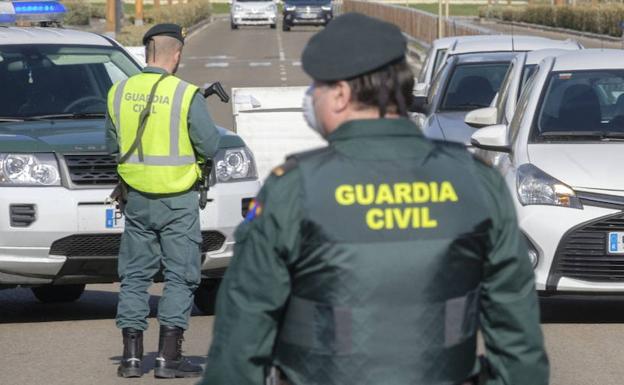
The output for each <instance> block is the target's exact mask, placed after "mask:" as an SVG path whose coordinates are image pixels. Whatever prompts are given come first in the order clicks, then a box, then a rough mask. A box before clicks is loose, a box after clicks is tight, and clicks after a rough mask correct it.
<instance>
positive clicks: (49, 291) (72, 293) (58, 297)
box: [30, 285, 85, 303]
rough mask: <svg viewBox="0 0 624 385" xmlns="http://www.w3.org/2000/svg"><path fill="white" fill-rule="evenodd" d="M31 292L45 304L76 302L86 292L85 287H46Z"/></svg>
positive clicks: (36, 288) (33, 289)
mask: <svg viewBox="0 0 624 385" xmlns="http://www.w3.org/2000/svg"><path fill="white" fill-rule="evenodd" d="M30 290H32V292H33V294H34V295H35V297H37V299H38V300H39V301H41V302H43V303H57V302H74V301H75V300H77V299H78V298H80V296H81V295H82V293H83V292H84V290H85V285H58V286H57V285H46V286H39V287H33V288H32V289H30Z"/></svg>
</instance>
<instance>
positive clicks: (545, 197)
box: [516, 163, 583, 209]
mask: <svg viewBox="0 0 624 385" xmlns="http://www.w3.org/2000/svg"><path fill="white" fill-rule="evenodd" d="M516 188H517V190H518V198H519V199H520V203H522V205H523V206H528V205H550V206H562V207H570V208H574V209H582V208H583V204H582V203H581V201H580V200H579V198H578V197H577V196H576V193H575V192H574V190H572V188H571V187H570V186H568V185H566V184H565V183H563V182H561V181H559V180H557V179H555V178H553V177H552V176H550V175H548V174H546V173H545V172H544V171H542V170H540V169H539V168H537V167H535V166H534V165H532V164H528V163H527V164H523V165H521V166H520V167H518V174H517V178H516Z"/></svg>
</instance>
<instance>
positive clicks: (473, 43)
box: [449, 35, 580, 55]
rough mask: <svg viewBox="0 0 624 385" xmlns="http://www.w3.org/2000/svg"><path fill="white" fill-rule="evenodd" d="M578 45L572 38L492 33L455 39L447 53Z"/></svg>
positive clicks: (522, 49) (525, 49) (531, 49)
mask: <svg viewBox="0 0 624 385" xmlns="http://www.w3.org/2000/svg"><path fill="white" fill-rule="evenodd" d="M570 46H574V47H577V48H578V47H580V46H579V44H578V43H577V42H576V41H574V40H553V39H547V38H544V37H537V36H511V35H492V36H489V38H488V39H477V40H466V41H457V43H455V46H454V47H452V48H451V49H450V50H449V55H462V54H466V53H472V52H510V51H519V52H526V51H535V50H538V49H545V48H567V47H570Z"/></svg>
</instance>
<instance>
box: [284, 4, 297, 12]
mask: <svg viewBox="0 0 624 385" xmlns="http://www.w3.org/2000/svg"><path fill="white" fill-rule="evenodd" d="M284 9H285V10H287V11H288V12H292V11H294V10H296V9H297V7H296V6H294V5H287V6H285V7H284Z"/></svg>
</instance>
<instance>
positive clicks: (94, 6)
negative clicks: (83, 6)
mask: <svg viewBox="0 0 624 385" xmlns="http://www.w3.org/2000/svg"><path fill="white" fill-rule="evenodd" d="M91 17H92V18H94V19H106V4H104V3H91Z"/></svg>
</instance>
